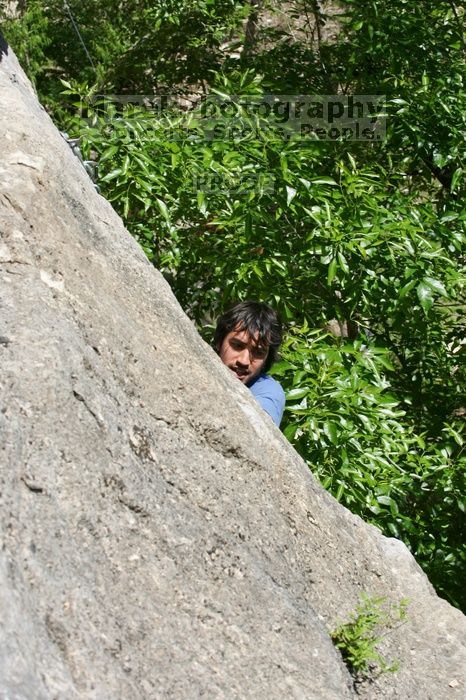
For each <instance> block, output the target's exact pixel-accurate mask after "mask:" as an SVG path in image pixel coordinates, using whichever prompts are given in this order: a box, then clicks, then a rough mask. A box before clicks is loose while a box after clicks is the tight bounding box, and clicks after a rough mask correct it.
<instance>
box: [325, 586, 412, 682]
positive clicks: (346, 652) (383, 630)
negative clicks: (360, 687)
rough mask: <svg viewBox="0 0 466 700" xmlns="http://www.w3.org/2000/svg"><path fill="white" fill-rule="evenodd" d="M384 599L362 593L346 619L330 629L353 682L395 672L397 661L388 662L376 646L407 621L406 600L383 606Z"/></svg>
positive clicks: (397, 666) (397, 665)
mask: <svg viewBox="0 0 466 700" xmlns="http://www.w3.org/2000/svg"><path fill="white" fill-rule="evenodd" d="M384 603H385V599H384V598H377V597H370V596H368V595H367V594H364V593H363V594H362V595H361V602H360V603H359V604H358V606H357V607H356V611H355V612H354V613H353V614H352V615H351V617H350V619H349V621H348V622H345V623H343V624H341V625H340V626H339V627H338V628H337V629H336V630H335V631H334V632H332V634H331V637H332V641H333V643H334V644H335V646H336V647H337V649H339V650H340V652H341V655H342V657H343V661H344V662H345V664H346V665H347V666H348V669H349V671H350V672H351V673H352V675H353V677H354V678H355V680H356V681H362V680H365V679H368V678H372V679H373V678H375V677H376V676H378V675H380V674H381V673H387V672H394V671H397V670H398V668H399V663H398V661H392V662H391V663H387V662H386V661H385V659H384V658H383V656H382V655H381V654H380V652H379V651H377V646H378V645H379V644H380V642H381V641H382V640H383V638H384V637H385V636H386V634H387V632H388V631H389V630H390V629H392V628H393V627H394V626H395V625H398V624H400V623H403V622H404V621H405V620H406V609H407V604H408V603H407V601H406V600H402V601H401V602H400V604H399V605H397V606H396V605H392V606H389V607H387V606H385V607H384Z"/></svg>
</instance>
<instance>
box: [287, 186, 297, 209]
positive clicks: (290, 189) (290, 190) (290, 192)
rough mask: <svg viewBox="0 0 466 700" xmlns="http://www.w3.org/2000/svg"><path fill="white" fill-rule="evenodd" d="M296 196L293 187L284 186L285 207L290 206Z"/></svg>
mask: <svg viewBox="0 0 466 700" xmlns="http://www.w3.org/2000/svg"><path fill="white" fill-rule="evenodd" d="M295 196H296V190H295V189H294V187H290V186H289V185H287V186H286V204H287V206H290V204H291V202H292V201H293V199H294V198H295Z"/></svg>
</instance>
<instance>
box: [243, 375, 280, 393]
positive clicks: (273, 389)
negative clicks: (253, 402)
mask: <svg viewBox="0 0 466 700" xmlns="http://www.w3.org/2000/svg"><path fill="white" fill-rule="evenodd" d="M249 388H250V389H251V391H252V393H253V394H256V393H260V394H262V393H264V392H267V393H269V394H273V395H274V396H276V397H277V398H278V397H282V396H283V397H284V396H285V392H284V391H283V387H282V385H281V384H280V382H277V380H276V379H274V378H273V377H271V376H270V374H260V375H259V376H258V377H257V379H255V380H254V382H253V383H252V384H251V386H250V387H249Z"/></svg>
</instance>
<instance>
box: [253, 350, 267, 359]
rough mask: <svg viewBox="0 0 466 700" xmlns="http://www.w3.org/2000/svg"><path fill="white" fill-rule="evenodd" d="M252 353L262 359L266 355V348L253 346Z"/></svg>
mask: <svg viewBox="0 0 466 700" xmlns="http://www.w3.org/2000/svg"><path fill="white" fill-rule="evenodd" d="M252 354H253V355H254V357H255V358H256V359H257V360H262V359H263V358H264V357H267V348H254V350H253V351H252Z"/></svg>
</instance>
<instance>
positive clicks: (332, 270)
mask: <svg viewBox="0 0 466 700" xmlns="http://www.w3.org/2000/svg"><path fill="white" fill-rule="evenodd" d="M336 273H337V259H336V258H332V261H331V262H330V265H329V266H328V270H327V285H328V286H329V287H330V285H331V284H332V282H333V280H334V279H335V275H336Z"/></svg>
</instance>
